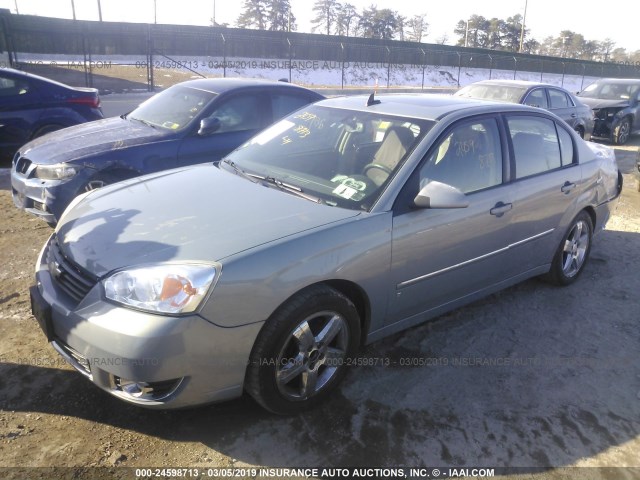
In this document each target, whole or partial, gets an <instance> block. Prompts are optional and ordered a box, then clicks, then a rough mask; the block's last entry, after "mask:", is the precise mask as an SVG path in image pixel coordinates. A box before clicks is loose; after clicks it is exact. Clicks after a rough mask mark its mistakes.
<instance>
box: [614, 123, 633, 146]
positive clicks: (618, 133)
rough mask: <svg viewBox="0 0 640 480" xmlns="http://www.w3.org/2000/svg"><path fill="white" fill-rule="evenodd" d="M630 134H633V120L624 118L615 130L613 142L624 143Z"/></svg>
mask: <svg viewBox="0 0 640 480" xmlns="http://www.w3.org/2000/svg"><path fill="white" fill-rule="evenodd" d="M629 135H631V122H630V121H629V119H628V118H624V119H623V120H622V121H621V122H620V124H619V125H618V126H617V127H616V128H615V129H614V130H613V143H615V144H616V145H624V144H625V143H627V140H629Z"/></svg>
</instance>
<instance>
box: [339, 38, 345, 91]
mask: <svg viewBox="0 0 640 480" xmlns="http://www.w3.org/2000/svg"><path fill="white" fill-rule="evenodd" d="M340 51H341V52H342V79H341V82H342V85H341V87H340V88H341V89H342V90H344V59H345V53H344V43H342V42H340Z"/></svg>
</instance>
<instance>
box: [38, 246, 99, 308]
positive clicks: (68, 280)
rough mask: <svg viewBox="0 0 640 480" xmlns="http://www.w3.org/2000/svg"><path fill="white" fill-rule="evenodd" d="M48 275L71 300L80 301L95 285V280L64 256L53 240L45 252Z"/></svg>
mask: <svg viewBox="0 0 640 480" xmlns="http://www.w3.org/2000/svg"><path fill="white" fill-rule="evenodd" d="M47 263H48V264H49V273H51V276H52V277H53V279H54V280H55V282H56V283H57V284H58V286H59V287H60V288H61V289H62V290H64V292H65V293H67V294H68V295H69V296H70V297H71V298H73V299H74V300H75V301H76V302H78V303H80V301H81V300H82V299H83V298H84V297H85V296H86V295H87V293H89V290H91V289H92V288H93V286H94V285H95V284H96V283H97V279H96V278H95V277H93V276H92V275H90V274H89V273H87V272H85V271H84V270H82V269H81V268H80V267H78V266H77V265H75V264H74V263H73V262H71V261H70V260H69V259H68V258H67V257H65V256H64V254H63V253H62V251H61V250H60V246H59V245H58V239H57V238H55V237H54V238H53V239H52V240H51V243H50V244H49V250H48V252H47Z"/></svg>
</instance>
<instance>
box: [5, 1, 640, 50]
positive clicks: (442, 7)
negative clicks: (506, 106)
mask: <svg viewBox="0 0 640 480" xmlns="http://www.w3.org/2000/svg"><path fill="white" fill-rule="evenodd" d="M290 1H291V9H292V11H293V14H294V15H295V17H296V19H297V23H298V30H297V31H299V32H311V26H312V25H311V19H312V18H313V17H314V14H313V11H312V6H313V3H314V0H290ZM345 1H346V2H348V3H351V4H353V5H355V6H356V8H357V9H358V11H360V10H361V9H362V8H363V7H364V8H367V7H369V6H370V5H372V4H373V5H376V6H377V7H378V8H380V9H382V8H390V9H392V10H395V11H397V12H398V13H400V14H401V15H404V16H405V17H411V16H413V15H416V14H426V16H427V21H428V22H429V24H430V27H429V34H428V36H427V38H426V39H425V40H423V41H426V42H427V43H435V42H436V41H437V40H438V39H439V38H440V37H442V35H444V34H446V35H447V36H448V38H449V41H448V42H447V43H449V44H454V43H455V41H456V40H457V37H456V36H455V35H454V33H453V29H454V28H455V25H456V23H457V22H458V20H461V19H466V18H468V17H469V16H471V15H473V14H478V15H482V16H484V17H487V18H492V17H498V18H502V19H505V20H506V18H507V17H510V16H513V15H515V14H517V13H520V14H524V8H525V0H511V1H507V0H449V1H446V0H445V1H443V0H438V1H432V0H431V1H430V0H422V1H420V0H377V1H376V0H345ZM156 2H157V15H158V23H175V24H183V25H208V24H209V21H210V19H211V17H213V10H214V4H215V11H216V21H217V22H218V23H229V25H230V26H235V22H236V19H237V18H238V15H239V14H240V11H241V9H242V5H243V4H244V0H156ZM16 3H17V5H18V9H19V11H20V13H22V14H31V15H41V16H51V17H60V18H72V13H71V12H72V11H71V0H0V8H8V9H10V10H11V11H12V12H13V13H15V10H16ZM97 5H98V2H97V0H75V7H76V16H77V18H78V19H80V20H98V7H97ZM101 5H102V17H103V20H105V21H127V22H141V23H153V5H154V1H153V0H101ZM639 16H640V2H638V1H637V0H633V1H631V0H618V1H617V2H616V1H606V0H605V1H603V0H580V1H577V2H576V1H566V0H564V1H562V0H528V7H527V19H526V26H527V28H528V29H530V30H531V33H530V36H531V37H533V38H536V39H537V40H539V41H542V40H543V39H544V38H545V37H547V36H549V35H551V36H554V37H555V36H558V34H559V33H560V31H561V30H572V31H574V32H576V33H581V34H582V35H584V36H585V38H586V39H588V40H604V39H605V38H607V37H609V38H611V39H613V40H614V41H615V42H616V46H617V47H623V48H625V49H627V51H629V52H633V51H635V50H640V34H638V17H639Z"/></svg>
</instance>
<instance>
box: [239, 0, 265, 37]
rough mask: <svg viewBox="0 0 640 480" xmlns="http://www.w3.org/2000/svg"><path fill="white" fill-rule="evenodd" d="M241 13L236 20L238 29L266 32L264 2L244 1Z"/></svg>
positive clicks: (258, 0) (263, 0)
mask: <svg viewBox="0 0 640 480" xmlns="http://www.w3.org/2000/svg"><path fill="white" fill-rule="evenodd" d="M242 8H243V11H242V13H241V14H240V16H239V17H238V20H236V25H237V26H238V27H239V28H257V29H258V30H266V28H267V1H266V0H244V5H243V7H242Z"/></svg>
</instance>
